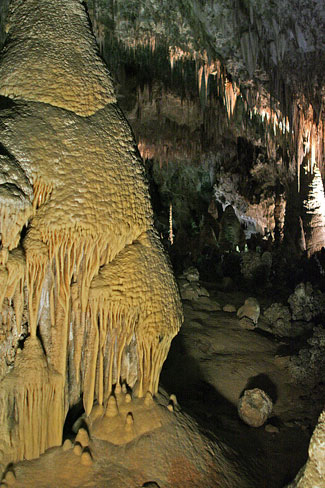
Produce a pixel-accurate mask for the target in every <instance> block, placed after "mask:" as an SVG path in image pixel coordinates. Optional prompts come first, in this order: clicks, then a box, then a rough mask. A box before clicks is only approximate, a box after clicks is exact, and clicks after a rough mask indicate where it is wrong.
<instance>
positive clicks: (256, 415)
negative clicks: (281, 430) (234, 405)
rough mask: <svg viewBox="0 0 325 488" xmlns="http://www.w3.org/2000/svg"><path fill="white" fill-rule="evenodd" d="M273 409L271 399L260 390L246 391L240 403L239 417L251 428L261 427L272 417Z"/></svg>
mask: <svg viewBox="0 0 325 488" xmlns="http://www.w3.org/2000/svg"><path fill="white" fill-rule="evenodd" d="M272 409H273V402H272V400H271V398H270V397H269V396H268V395H267V394H266V393H265V391H263V390H260V389H259V388H254V389H253V390H246V391H245V392H244V394H243V396H242V397H241V398H240V399H239V402H238V415H239V417H240V418H241V419H242V420H243V421H244V422H245V423H246V424H247V425H250V426H251V427H261V426H262V425H263V424H264V423H265V422H266V420H267V419H268V418H269V417H270V415H271V413H272Z"/></svg>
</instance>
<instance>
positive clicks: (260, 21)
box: [0, 0, 325, 178]
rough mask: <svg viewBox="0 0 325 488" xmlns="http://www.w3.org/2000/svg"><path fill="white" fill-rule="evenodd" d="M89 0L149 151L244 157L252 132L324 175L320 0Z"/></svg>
mask: <svg viewBox="0 0 325 488" xmlns="http://www.w3.org/2000/svg"><path fill="white" fill-rule="evenodd" d="M8 3H9V0H3V1H2V4H1V6H0V9H1V12H0V13H1V41H2V42H3V41H4V39H5V13H6V7H7V5H8ZM85 3H86V4H87V9H88V12H89V16H90V20H91V23H92V28H93V32H94V34H95V36H96V38H97V43H98V46H99V50H100V52H101V55H102V56H103V57H104V59H105V60H106V62H107V63H108V66H109V67H110V69H111V71H112V74H113V77H114V79H115V84H116V90H117V96H118V100H119V104H120V105H121V107H122V109H123V111H124V112H125V114H126V116H127V118H128V120H129V121H130V123H131V126H132V128H133V131H134V133H135V136H136V139H137V142H138V147H139V150H140V153H141V155H142V156H143V158H144V159H155V160H159V162H160V164H161V163H163V162H175V161H176V162H182V163H184V162H191V163H193V162H194V163H197V162H202V160H204V159H207V158H209V157H211V154H213V155H214V156H213V157H215V154H218V157H219V159H220V158H221V159H222V160H223V163H225V162H226V163H225V164H228V165H229V164H231V161H232V160H234V161H235V160H236V161H237V164H238V157H237V156H234V154H233V153H234V148H235V146H238V144H237V141H238V138H243V139H244V140H245V141H247V142H248V143H250V144H252V145H253V146H254V147H257V148H263V150H265V152H266V157H267V158H268V159H269V160H270V161H271V162H272V164H273V165H274V164H275V165H276V164H277V165H278V166H279V165H284V166H285V167H286V168H289V169H290V173H291V174H293V173H294V174H296V173H299V171H300V169H299V168H300V166H301V165H302V163H303V161H304V160H305V159H306V157H307V159H308V160H309V161H310V162H311V163H312V164H315V163H316V164H317V165H318V166H319V167H320V170H321V173H322V175H323V176H324V167H325V164H324V130H325V129H324V118H325V112H324V101H325V86H324V82H323V79H324V65H325V64H324V61H325V29H324V20H325V7H324V2H323V0H313V1H307V0H290V1H289V0H282V1H279V0H277V1H269V0H217V1H216V0H161V1H157V0H141V1H138V0H86V2H85ZM257 152H258V151H257ZM209 155H210V156H209ZM220 155H221V156H220ZM298 178H299V177H298Z"/></svg>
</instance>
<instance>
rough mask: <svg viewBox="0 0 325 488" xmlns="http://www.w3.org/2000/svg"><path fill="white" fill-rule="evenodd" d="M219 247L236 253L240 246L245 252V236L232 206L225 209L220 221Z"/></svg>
mask: <svg viewBox="0 0 325 488" xmlns="http://www.w3.org/2000/svg"><path fill="white" fill-rule="evenodd" d="M219 245H220V248H221V250H223V251H234V250H235V249H236V247H237V246H238V247H239V249H241V250H243V249H244V246H245V234H244V231H243V229H242V228H241V225H240V222H239V219H238V217H237V215H236V213H235V210H234V209H233V207H232V206H231V205H228V206H227V207H226V208H225V211H224V213H223V215H222V217H221V221H220V233H219Z"/></svg>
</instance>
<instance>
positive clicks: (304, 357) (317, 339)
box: [289, 325, 325, 392]
mask: <svg viewBox="0 0 325 488" xmlns="http://www.w3.org/2000/svg"><path fill="white" fill-rule="evenodd" d="M324 348H325V328H324V326H322V325H318V326H316V327H314V328H313V334H312V336H311V337H310V338H309V339H308V340H307V344H306V345H305V346H304V347H302V348H301V349H300V350H299V352H298V354H296V355H294V356H291V358H290V362H289V372H290V374H291V376H292V377H293V379H294V380H295V381H296V382H297V383H299V384H303V385H305V386H306V387H309V388H314V387H317V390H319V392H321V391H322V389H323V388H324V386H323V383H324V379H325V358H324Z"/></svg>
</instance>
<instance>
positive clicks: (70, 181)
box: [0, 0, 182, 468]
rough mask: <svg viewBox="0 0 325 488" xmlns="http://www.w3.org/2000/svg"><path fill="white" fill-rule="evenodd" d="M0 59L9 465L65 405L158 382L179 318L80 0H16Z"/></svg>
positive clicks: (129, 138) (52, 425)
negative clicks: (124, 385)
mask: <svg viewBox="0 0 325 488" xmlns="http://www.w3.org/2000/svg"><path fill="white" fill-rule="evenodd" d="M7 30H8V34H7V42H6V44H5V47H4V51H3V53H2V57H1V65H0V96H1V97H0V131H1V137H0V143H1V144H0V233H1V251H0V302H1V304H2V313H1V323H0V327H1V330H0V356H1V359H0V433H1V435H0V464H1V465H2V468H4V467H5V466H6V464H7V463H8V462H11V461H16V460H18V459H22V458H27V459H29V458H33V457H37V456H38V455H39V454H40V453H42V452H43V451H44V450H45V449H46V448H48V447H49V446H53V445H58V444H60V442H61V438H62V428H63V423H64V419H65V415H66V412H67V410H68V408H69V405H70V406H71V405H74V404H75V403H76V402H77V401H78V400H79V399H80V397H81V396H82V395H83V402H84V407H85V411H86V414H89V413H90V412H91V410H92V407H93V404H94V402H97V403H98V404H99V405H106V403H107V401H108V398H109V396H110V394H111V392H112V390H113V388H114V385H116V384H119V383H121V382H125V383H127V384H128V385H129V386H130V387H132V388H134V391H135V392H136V394H137V395H138V396H144V395H145V394H146V393H147V392H150V393H151V394H155V393H156V392H157V389H158V381H159V374H160V370H161V367H162V365H163V362H164V360H165V358H166V356H167V353H168V350H169V347H170V343H171V340H172V338H173V337H174V336H175V334H176V333H177V331H178V330H179V327H180V325H181V321H182V312H181V307H180V302H179V297H178V292H177V288H176V285H175V282H174V278H173V275H172V272H171V270H170V268H169V264H168V263H167V261H166V258H165V256H164V253H163V250H162V247H161V244H160V241H159V238H158V237H157V235H156V233H155V230H154V228H153V219H152V210H151V205H150V201H149V195H148V190H147V185H146V181H145V177H144V169H143V166H142V162H141V160H140V158H139V155H138V152H137V149H136V146H135V143H134V139H133V135H132V133H131V130H130V128H129V126H128V123H127V122H126V120H125V118H124V116H123V114H122V113H121V111H120V110H119V108H118V106H117V104H116V99H115V95H114V90H113V87H112V81H111V78H110V75H109V73H108V71H107V68H106V66H105V65H104V63H103V62H102V60H101V58H100V57H99V56H98V53H97V47H96V44H95V41H94V38H93V36H92V34H91V32H90V29H89V22H88V18H87V15H86V12H85V10H84V6H83V5H82V2H80V1H79V0H56V1H55V2H53V1H52V0H11V3H10V9H9V16H8V19H7Z"/></svg>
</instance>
